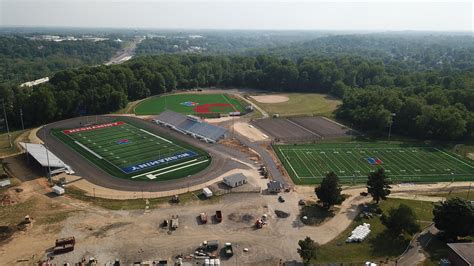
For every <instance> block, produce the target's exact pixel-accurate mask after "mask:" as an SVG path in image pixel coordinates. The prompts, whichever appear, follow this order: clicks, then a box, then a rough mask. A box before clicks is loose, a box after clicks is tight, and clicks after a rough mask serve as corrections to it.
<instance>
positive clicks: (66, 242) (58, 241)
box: [55, 236, 76, 247]
mask: <svg viewBox="0 0 474 266" xmlns="http://www.w3.org/2000/svg"><path fill="white" fill-rule="evenodd" d="M69 244H71V245H75V244H76V239H75V238H74V237H73V236H71V237H66V238H58V239H56V243H55V246H56V247H59V246H65V245H69Z"/></svg>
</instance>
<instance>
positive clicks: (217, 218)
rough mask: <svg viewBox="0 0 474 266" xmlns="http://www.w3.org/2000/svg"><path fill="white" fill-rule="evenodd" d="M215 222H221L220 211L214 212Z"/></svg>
mask: <svg viewBox="0 0 474 266" xmlns="http://www.w3.org/2000/svg"><path fill="white" fill-rule="evenodd" d="M216 221H217V222H218V223H220V222H222V211H216Z"/></svg>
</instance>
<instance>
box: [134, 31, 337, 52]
mask: <svg viewBox="0 0 474 266" xmlns="http://www.w3.org/2000/svg"><path fill="white" fill-rule="evenodd" d="M328 34H330V33H329V32H321V31H306V32H305V31H242V30H234V31H192V32H157V33H153V34H149V37H148V38H147V39H146V40H144V41H143V42H142V43H141V44H140V45H139V46H138V49H137V54H139V55H155V54H170V53H200V54H206V55H216V54H246V53H247V52H248V51H250V50H259V51H263V49H270V48H277V47H280V46H283V45H288V44H290V43H292V44H294V43H300V42H304V41H309V40H312V39H315V38H319V37H322V36H327V35H328Z"/></svg>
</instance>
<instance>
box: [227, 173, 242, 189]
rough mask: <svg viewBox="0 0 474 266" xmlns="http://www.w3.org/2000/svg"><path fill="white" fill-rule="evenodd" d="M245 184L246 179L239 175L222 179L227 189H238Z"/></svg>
mask: <svg viewBox="0 0 474 266" xmlns="http://www.w3.org/2000/svg"><path fill="white" fill-rule="evenodd" d="M245 183H247V177H246V176H245V175H243V174H241V173H237V174H233V175H229V176H226V177H224V184H226V185H228V186H229V187H238V186H242V185H243V184H245Z"/></svg>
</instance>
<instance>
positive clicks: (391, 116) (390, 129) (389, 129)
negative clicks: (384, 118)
mask: <svg viewBox="0 0 474 266" xmlns="http://www.w3.org/2000/svg"><path fill="white" fill-rule="evenodd" d="M395 116H397V114H396V113H391V114H390V126H389V127H388V141H390V136H391V135H392V124H393V118H394V117H395Z"/></svg>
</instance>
